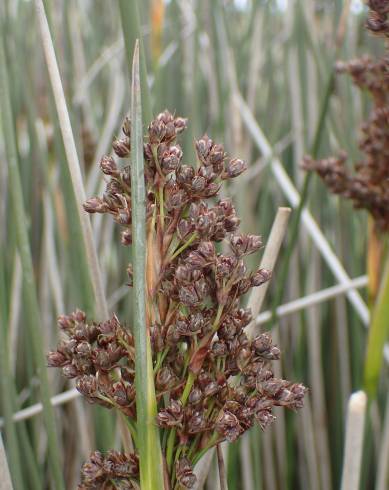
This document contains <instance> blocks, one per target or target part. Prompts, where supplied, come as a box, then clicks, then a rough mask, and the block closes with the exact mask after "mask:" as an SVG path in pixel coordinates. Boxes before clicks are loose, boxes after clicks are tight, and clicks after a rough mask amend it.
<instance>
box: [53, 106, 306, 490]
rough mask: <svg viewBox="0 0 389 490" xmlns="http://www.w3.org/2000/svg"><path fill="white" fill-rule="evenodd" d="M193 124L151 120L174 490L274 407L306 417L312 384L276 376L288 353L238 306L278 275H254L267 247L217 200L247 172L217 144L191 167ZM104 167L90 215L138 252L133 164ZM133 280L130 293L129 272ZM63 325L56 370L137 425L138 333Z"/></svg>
mask: <svg viewBox="0 0 389 490" xmlns="http://www.w3.org/2000/svg"><path fill="white" fill-rule="evenodd" d="M186 124H187V123H186V120H185V119H183V118H179V117H174V116H173V115H172V114H171V113H169V112H168V111H165V112H163V113H161V114H159V115H158V116H157V117H156V119H155V120H154V121H152V122H151V124H150V126H149V128H148V135H147V136H146V139H145V144H144V158H145V182H146V188H147V203H146V206H147V213H146V215H147V230H148V240H147V243H148V251H147V253H148V259H147V261H148V266H147V269H148V272H147V280H148V288H147V289H148V291H147V303H148V305H149V308H148V312H149V316H148V328H149V332H150V338H151V347H152V357H153V366H154V373H155V387H156V396H157V403H158V415H157V419H156V423H157V424H158V426H159V427H160V429H161V431H162V432H163V435H162V441H163V443H162V446H163V447H162V449H163V451H164V454H165V456H166V467H167V468H168V471H169V473H170V474H169V477H170V479H171V481H172V482H173V484H175V485H177V487H174V485H173V488H178V486H180V488H182V487H183V488H192V486H193V485H194V483H195V475H194V474H193V471H192V466H193V464H194V463H195V462H196V461H197V460H198V458H199V457H200V456H201V455H202V454H203V453H204V452H205V451H206V450H207V449H209V448H211V447H212V446H214V445H216V444H218V443H220V442H222V441H224V440H227V441H235V440H236V439H237V438H238V437H239V436H240V435H241V434H243V433H244V432H245V431H246V430H248V429H249V428H250V427H252V426H253V424H254V423H258V424H259V426H260V427H261V428H262V429H265V428H266V427H267V426H268V425H269V424H270V423H271V422H272V421H273V420H274V416H273V414H272V409H273V407H275V406H282V407H286V408H289V409H292V410H297V409H299V408H301V407H302V404H303V398H304V394H305V392H306V388H305V387H304V386H303V385H301V384H295V383H291V382H289V381H285V380H283V379H278V378H276V377H275V376H274V374H273V372H272V369H271V363H272V361H274V360H278V359H279V357H280V351H279V349H278V348H277V347H276V346H274V345H273V343H272V340H271V337H270V336H269V335H268V334H267V333H264V334H261V335H258V336H257V337H256V338H254V339H250V338H248V336H247V335H246V333H245V327H246V326H247V325H248V324H249V323H250V322H251V320H252V316H251V312H250V310H248V309H244V308H242V307H241V301H240V300H241V298H242V296H243V295H245V294H246V293H247V292H248V291H249V290H250V289H251V288H253V287H257V286H261V285H262V284H264V283H265V282H266V281H268V280H269V279H270V277H271V272H270V271H268V270H265V269H258V270H254V271H248V270H247V267H246V265H245V257H246V256H247V255H249V254H252V253H254V252H256V251H257V250H259V249H260V248H261V247H262V240H261V238H260V237H259V236H255V235H247V234H242V233H240V232H239V229H238V228H239V222H240V221H239V218H238V216H237V214H236V211H235V208H234V206H233V204H232V202H231V201H230V200H227V199H220V198H219V197H218V194H219V189H220V186H221V184H222V182H223V181H224V180H227V179H231V178H235V177H237V176H238V175H240V174H241V173H242V172H243V171H244V170H245V168H246V164H245V163H244V162H243V161H242V160H239V159H235V158H234V159H230V158H228V157H227V155H226V153H225V151H224V148H223V146H222V145H220V144H217V143H215V142H214V141H213V140H212V139H210V138H209V137H208V136H203V137H202V138H201V139H199V140H198V141H196V142H195V148H196V153H197V160H198V161H197V165H196V166H192V165H188V164H186V163H184V161H183V152H182V150H181V148H180V146H179V144H178V143H177V141H176V137H177V135H178V134H180V133H181V132H182V131H183V130H184V129H185V128H186ZM123 133H124V137H123V138H122V139H117V140H115V142H114V144H113V149H114V152H115V153H116V155H117V156H118V157H119V158H127V157H128V156H129V155H130V152H131V148H130V140H129V135H130V133H131V124H130V121H129V120H126V121H125V123H124V127H123ZM100 167H101V170H102V171H103V173H104V174H105V175H107V176H108V177H109V179H108V182H107V187H106V191H105V193H104V195H103V197H102V198H92V199H90V200H88V201H87V202H86V203H85V210H86V211H88V212H90V213H106V214H110V215H112V216H113V218H114V220H115V221H116V222H117V223H119V224H120V225H121V227H122V243H123V244H124V245H130V244H131V225H132V213H131V179H130V171H129V167H128V166H125V167H121V166H119V165H118V164H117V163H116V162H115V159H114V158H112V157H104V158H103V159H102V160H101V163H100ZM222 241H224V242H226V243H227V244H228V251H227V252H224V253H221V252H220V251H219V249H218V246H217V244H218V243H220V242H222ZM150 246H151V248H149V247H150ZM150 264H151V267H150ZM149 271H152V272H151V273H150V272H149ZM128 275H129V278H130V281H129V285H131V284H132V267H131V265H130V266H129V267H128ZM59 325H60V328H61V329H62V330H63V331H64V332H65V333H66V335H67V336H68V340H67V341H65V342H63V343H61V344H60V345H59V346H58V348H57V350H56V351H54V352H51V353H50V354H49V356H48V359H49V365H50V366H56V367H61V368H62V370H63V372H64V375H65V376H67V377H69V378H76V385H77V389H78V390H79V391H80V392H81V393H82V394H83V395H84V396H85V397H86V398H87V400H88V401H89V402H91V403H98V404H100V405H103V406H106V407H107V408H116V409H118V410H120V411H121V412H122V413H123V414H124V415H125V416H126V417H129V418H130V419H131V420H134V421H135V420H136V406H135V385H134V378H135V362H134V360H135V353H134V341H133V337H132V335H131V333H130V331H129V330H128V329H126V328H124V327H123V326H122V325H121V324H120V322H119V320H118V319H117V317H116V316H114V317H113V318H112V319H111V320H109V321H105V322H102V323H94V322H89V321H87V320H86V318H85V315H84V313H82V312H80V311H76V312H75V313H73V314H72V315H70V316H63V317H60V319H59ZM165 436H166V437H165ZM172 454H174V455H175V457H174V458H172V457H171V455H172ZM96 458H97V461H98V464H97V463H93V464H92V463H87V465H92V466H86V469H87V470H88V471H89V473H93V472H94V471H95V472H97V473H98V474H99V471H100V466H101V465H100V461H101V460H102V458H103V457H102V456H101V455H98V456H96V457H95V459H96ZM103 459H104V458H103ZM174 461H175V463H174ZM99 465H100V466H99ZM103 466H104V465H103ZM89 468H92V470H90V469H89ZM95 468H97V470H95ZM88 471H87V472H88ZM102 471H103V470H102ZM83 474H84V475H85V467H84V471H83ZM103 474H105V473H104V471H103ZM89 481H92V485H93V484H94V483H93V478H85V477H84V478H83V486H82V487H81V488H95V487H93V486H88V484H89V483H88V482H89ZM174 482H175V483H174ZM120 488H121V487H120ZM129 488H131V487H129Z"/></svg>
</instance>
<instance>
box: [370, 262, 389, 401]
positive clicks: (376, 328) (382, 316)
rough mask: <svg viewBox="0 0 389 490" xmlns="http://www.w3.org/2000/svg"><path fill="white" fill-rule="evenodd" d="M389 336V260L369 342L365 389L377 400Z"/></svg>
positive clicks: (372, 322)
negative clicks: (385, 347) (384, 353)
mask: <svg viewBox="0 0 389 490" xmlns="http://www.w3.org/2000/svg"><path fill="white" fill-rule="evenodd" d="M388 334H389V259H387V261H386V266H385V271H384V276H383V279H382V283H381V288H380V293H379V295H378V298H377V302H376V305H375V307H374V310H373V314H372V319H371V325H370V328H369V336H368V341H367V350H366V359H365V368H364V389H365V391H366V392H367V394H368V395H369V398H375V396H376V393H377V387H378V381H379V376H380V372H381V368H382V362H383V349H384V345H385V342H386V340H387V338H388Z"/></svg>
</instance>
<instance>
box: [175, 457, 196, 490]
mask: <svg viewBox="0 0 389 490" xmlns="http://www.w3.org/2000/svg"><path fill="white" fill-rule="evenodd" d="M176 475H177V480H178V482H179V483H180V485H182V486H183V487H184V488H193V487H194V485H195V484H196V480H197V479H196V475H195V474H194V473H193V470H192V466H191V464H190V461H189V460H188V459H187V458H185V457H182V458H180V459H179V460H178V461H177V463H176Z"/></svg>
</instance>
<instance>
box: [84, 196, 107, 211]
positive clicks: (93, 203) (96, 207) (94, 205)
mask: <svg viewBox="0 0 389 490" xmlns="http://www.w3.org/2000/svg"><path fill="white" fill-rule="evenodd" d="M83 207H84V209H85V211H86V212H87V213H106V212H107V210H108V206H107V204H106V203H105V202H104V201H103V200H102V199H99V198H98V197H92V198H91V199H88V200H87V201H85V202H84V204H83Z"/></svg>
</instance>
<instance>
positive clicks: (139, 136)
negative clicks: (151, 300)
mask: <svg viewBox="0 0 389 490" xmlns="http://www.w3.org/2000/svg"><path fill="white" fill-rule="evenodd" d="M131 121H132V128H131V152H132V154H131V160H132V165H131V182H132V186H131V188H132V192H131V200H132V210H133V215H132V216H133V226H132V228H133V263H134V296H133V298H134V305H133V307H134V317H133V319H134V320H133V325H134V337H135V386H136V409H137V430H138V443H139V446H138V449H139V460H140V483H141V488H142V490H163V488H164V479H163V464H162V453H161V447H160V438H159V434H158V428H157V425H156V423H155V417H156V414H157V401H156V396H155V386H154V374H153V364H152V355H151V345H150V334H149V330H148V327H147V317H146V291H147V289H146V275H145V271H146V191H145V182H144V161H143V127H142V107H141V93H140V79H139V43H138V42H136V43H135V48H134V59H133V65H132V90H131ZM148 259H149V260H152V257H148Z"/></svg>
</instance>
